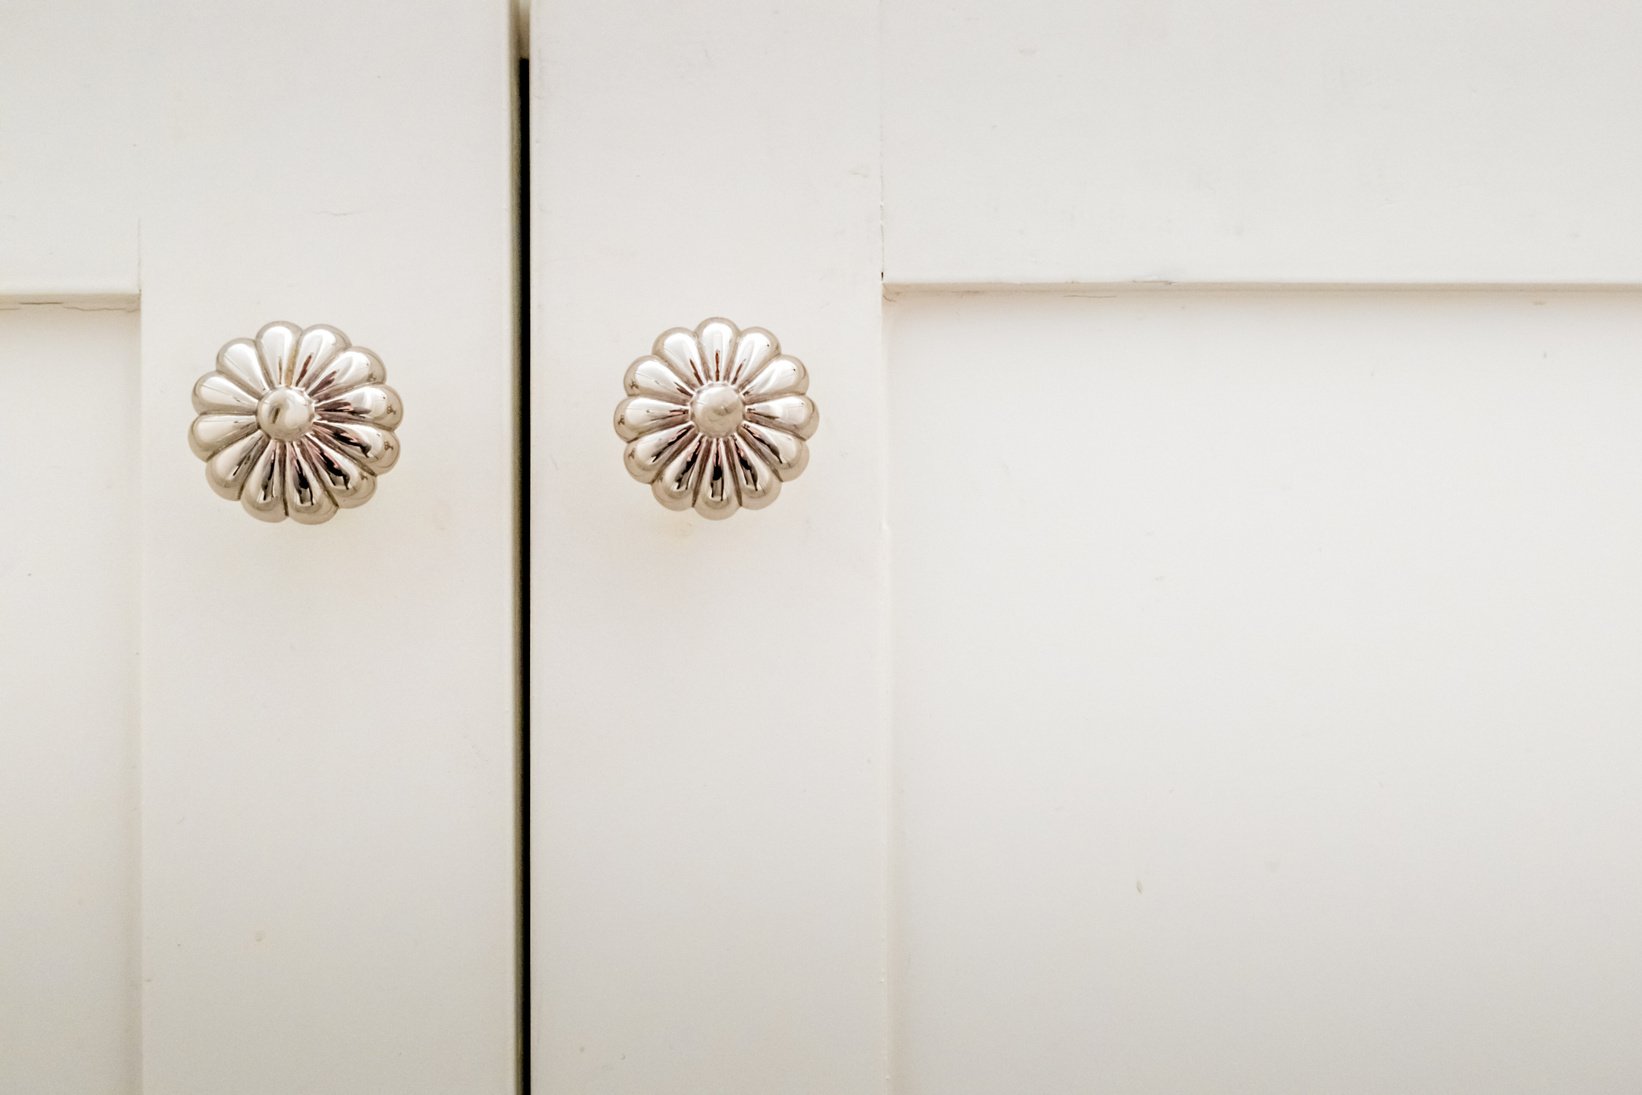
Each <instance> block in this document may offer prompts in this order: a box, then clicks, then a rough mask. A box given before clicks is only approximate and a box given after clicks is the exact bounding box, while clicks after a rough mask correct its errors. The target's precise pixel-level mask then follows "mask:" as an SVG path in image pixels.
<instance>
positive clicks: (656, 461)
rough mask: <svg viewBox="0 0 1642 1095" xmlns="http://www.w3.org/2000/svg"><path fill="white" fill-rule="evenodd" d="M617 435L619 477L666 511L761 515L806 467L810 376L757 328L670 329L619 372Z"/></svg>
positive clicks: (813, 422) (713, 322) (715, 324)
mask: <svg viewBox="0 0 1642 1095" xmlns="http://www.w3.org/2000/svg"><path fill="white" fill-rule="evenodd" d="M626 383H627V398H626V399H624V400H622V401H621V404H620V405H619V406H617V407H616V433H617V434H618V435H620V437H621V439H622V440H623V441H626V442H627V443H628V445H627V455H626V462H627V470H628V472H629V473H630V474H631V475H632V476H633V478H634V479H637V480H638V481H639V482H641V483H649V484H650V489H651V491H652V492H654V494H655V496H656V500H657V501H658V502H660V503H661V504H662V505H664V506H666V507H667V508H668V509H675V510H684V509H689V508H691V507H692V506H694V507H695V510H696V512H697V513H699V514H701V515H702V516H703V517H711V518H715V519H717V518H724V517H729V516H730V515H731V514H733V513H735V512H736V510H738V509H740V508H742V507H743V506H745V507H746V508H747V509H763V508H764V507H765V506H767V505H769V504H770V503H771V502H774V501H775V498H776V495H777V494H778V493H779V492H780V490H781V484H782V483H784V482H790V481H792V480H794V479H797V478H798V476H799V475H800V474H801V473H802V472H803V470H804V465H805V464H806V463H807V462H808V460H809V449H808V448H807V447H806V445H805V442H806V441H808V440H809V439H810V437H811V436H813V435H814V433H815V428H816V426H817V425H818V424H819V421H820V420H819V419H818V418H817V416H816V411H815V404H814V403H812V402H811V401H810V398H809V396H807V395H805V394H804V393H805V391H806V390H807V389H808V388H809V374H808V373H806V372H805V371H804V366H803V363H802V362H800V361H799V360H798V359H797V358H795V357H791V356H789V355H787V354H783V353H782V352H781V346H780V344H779V343H778V342H776V340H775V336H774V335H772V334H770V332H768V331H766V330H764V329H763V328H760V327H749V328H747V329H746V330H745V331H742V330H738V329H737V328H736V325H735V324H733V323H731V322H730V321H729V320H727V319H708V320H704V321H703V322H702V323H701V325H700V326H698V327H697V328H696V329H695V330H694V331H688V330H685V329H684V328H683V327H675V328H673V329H672V330H670V331H665V332H663V333H662V335H661V337H660V338H658V339H656V344H655V348H654V349H653V350H652V352H651V353H650V354H648V355H646V356H645V357H641V358H639V359H638V360H637V361H635V362H633V364H632V365H630V366H629V367H628V369H627V381H626Z"/></svg>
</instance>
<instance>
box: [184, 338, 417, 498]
mask: <svg viewBox="0 0 1642 1095" xmlns="http://www.w3.org/2000/svg"><path fill="white" fill-rule="evenodd" d="M387 375H388V374H387V370H386V369H384V368H383V366H382V362H381V361H380V360H379V359H378V358H377V356H376V355H375V354H373V353H371V352H370V351H369V350H367V349H364V348H363V347H359V346H353V345H350V344H349V342H348V336H347V335H345V334H343V333H342V332H341V331H338V330H337V329H336V328H335V327H326V326H323V325H321V326H318V327H309V328H306V329H303V328H300V327H297V326H296V325H294V324H290V323H270V324H268V325H267V326H266V327H264V328H263V329H262V330H260V331H258V332H257V336H256V338H254V339H251V338H236V339H234V340H233V341H232V342H229V343H228V344H227V345H226V346H224V347H223V348H222V349H221V350H219V351H218V352H217V367H216V369H215V370H214V371H212V372H209V373H206V374H205V375H204V376H202V377H200V379H199V382H198V383H197V384H195V385H194V410H196V411H198V412H199V417H198V418H196V419H194V424H193V426H192V427H190V429H189V431H188V443H189V446H190V447H191V448H192V449H193V450H194V455H196V456H198V457H199V458H200V459H201V460H203V461H205V478H206V481H207V482H209V483H210V484H211V489H212V490H214V491H216V492H217V493H218V494H220V495H222V496H223V497H224V498H228V499H231V500H237V501H238V502H239V503H240V504H241V505H242V506H244V507H245V509H246V511H247V512H248V513H250V514H251V516H253V517H256V518H258V519H259V520H263V521H283V520H285V518H287V517H290V518H291V519H292V520H295V521H300V522H301V523H303V524H306V525H317V524H320V523H321V522H324V521H328V520H330V519H331V518H332V517H334V516H335V515H336V512H337V510H339V509H351V508H353V507H354V506H362V505H364V504H365V503H366V502H367V501H369V500H370V497H371V495H372V494H373V493H374V492H375V490H376V477H377V476H378V475H380V474H381V473H382V472H385V471H387V470H388V469H389V468H392V467H393V465H394V462H395V461H396V460H398V459H399V441H398V439H397V438H396V437H395V435H394V429H395V427H397V426H398V425H399V423H400V421H401V420H402V419H403V418H404V416H405V409H404V406H403V404H401V403H400V401H399V393H397V392H395V391H394V390H393V389H392V388H390V387H388V386H387V385H386V384H385V383H383V381H385V380H386V379H387Z"/></svg>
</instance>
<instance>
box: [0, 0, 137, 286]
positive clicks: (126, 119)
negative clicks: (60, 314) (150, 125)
mask: <svg viewBox="0 0 1642 1095" xmlns="http://www.w3.org/2000/svg"><path fill="white" fill-rule="evenodd" d="M134 22H135V19H134V9H133V5H132V4H131V3H130V2H129V0H76V2H75V3H72V4H63V3H54V2H53V0H0V298H7V297H28V298H30V299H63V298H65V297H86V296H92V297H102V296H131V295H133V294H135V293H136V291H137V192H136V180H135V169H136V162H137V140H136V127H135V123H136V113H135V109H134V104H135V103H136V101H137V97H136V96H135V95H134V94H133V79H132V78H133V75H134V67H135V66H134V61H135V51H134V50H133V48H132V45H133V43H132V29H133V23H134Z"/></svg>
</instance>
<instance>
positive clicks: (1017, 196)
mask: <svg viewBox="0 0 1642 1095" xmlns="http://www.w3.org/2000/svg"><path fill="white" fill-rule="evenodd" d="M884 17H885V30H884V33H885V43H884V57H885V59H886V62H885V65H884V70H883V71H884V107H885V110H884V200H885V210H886V215H885V263H886V270H887V276H888V278H889V280H890V281H891V282H894V283H902V284H920V283H942V284H950V283H973V284H997V283H1017V282H1020V283H1040V284H1041V283H1062V282H1067V283H1070V282H1126V281H1131V280H1147V281H1150V280H1159V279H1162V280H1172V281H1198V282H1318V281H1322V282H1343V283H1365V282H1369V283H1379V282H1393V283H1395V282H1484V283H1497V282H1535V283H1537V282H1576V283H1590V282H1621V283H1636V282H1642V206H1639V204H1638V203H1637V201H1636V194H1637V193H1638V191H1639V190H1642V127H1639V126H1637V125H1636V124H1635V117H1634V105H1635V103H1636V101H1637V94H1638V86H1639V85H1638V78H1637V66H1636V43H1637V42H1638V41H1639V40H1642V6H1638V5H1637V4H1634V3H1631V2H1629V0H1589V2H1583V3H1578V4H1569V3H1567V2H1566V0H1440V2H1430V0H1396V2H1391V3H1373V4H1344V3H1308V2H1303V0H1301V2H1295V0H1169V2H1161V3H1132V2H1127V0H1092V2H1091V0H1022V2H1016V3H1008V4H1000V3H996V2H994V0H885V3H884ZM771 93H773V92H771V91H766V94H771Z"/></svg>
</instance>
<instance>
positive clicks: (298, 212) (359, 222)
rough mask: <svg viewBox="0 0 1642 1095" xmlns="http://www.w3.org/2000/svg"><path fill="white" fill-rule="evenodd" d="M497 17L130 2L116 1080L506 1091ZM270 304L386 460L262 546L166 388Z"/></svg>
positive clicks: (507, 217)
mask: <svg viewBox="0 0 1642 1095" xmlns="http://www.w3.org/2000/svg"><path fill="white" fill-rule="evenodd" d="M511 8H512V5H511V3H510V2H509V0H489V2H487V3H483V4H474V3H471V2H470V0H417V2H415V3H412V4H409V5H406V4H404V3H394V4H386V3H366V4H336V3H328V2H321V0H290V2H286V3H281V4H277V5H261V6H258V5H251V6H244V5H236V6H233V7H231V8H230V7H221V8H209V9H206V8H200V7H198V6H196V5H186V4H180V3H156V4H150V5H148V6H147V7H146V8H145V9H144V12H145V25H144V26H143V28H142V38H141V45H142V51H143V57H144V62H145V65H144V69H143V74H142V82H141V86H142V87H143V89H144V92H145V97H144V104H145V115H144V120H143V127H142V140H143V143H144V177H143V237H142V238H143V252H142V271H143V280H142V292H143V309H142V355H143V376H142V399H141V412H142V494H141V508H142V518H143V528H142V537H141V545H142V557H143V558H142V568H143V569H142V583H141V588H142V605H143V612H142V651H143V657H142V712H143V738H142V779H143V786H142V793H143V808H142V872H143V877H142V901H143V975H144V976H143V994H142V1013H143V1014H142V1019H143V1047H142V1057H143V1080H144V1090H145V1091H146V1092H150V1093H152V1095H174V1093H184V1092H190V1093H191V1092H202V1093H205V1092H208V1093H212V1095H216V1093H221V1092H243V1093H258V1092H266V1093H269V1095H290V1093H292V1092H299V1091H300V1092H337V1093H357V1092H362V1091H381V1092H390V1091H391V1092H395V1093H400V1092H429V1093H433V1092H439V1093H448V1092H462V1093H464V1095H467V1093H474V1095H483V1093H497V1095H499V1093H502V1092H511V1091H513V1090H514V1085H515V1082H516V1077H515V1052H516V1037H515V1030H516V1015H515V980H516V977H515V972H516V969H515V939H516V923H515V921H516V915H515V914H516V897H515V864H516V845H515V838H514V831H515V771H514V768H515V759H514V753H515V703H514V695H515V687H516V683H515V673H514V639H513V622H514V616H515V596H514V595H515V588H516V584H515V577H514V550H515V549H514V529H513V508H514V500H513V492H514V457H513V449H514V412H515V405H514V397H513V369H514V360H513V359H514V305H513V251H514V236H513V228H512V216H511V208H510V200H509V195H510V192H511V189H510V188H511V185H512V177H513V174H512V144H513V123H512V117H511V111H510V104H511V100H512V93H513V86H514V81H515V72H514V56H515V51H514V48H513V42H512V38H511V29H510V20H511ZM276 318H282V319H291V320H294V321H297V322H300V323H316V322H328V323H333V324H335V325H337V326H339V327H341V328H342V329H343V330H345V331H347V332H348V333H349V335H351V336H352V337H353V338H354V339H355V340H357V341H358V342H359V343H361V344H364V345H367V346H370V347H371V348H373V349H375V350H377V351H378V352H379V353H380V354H381V356H382V358H383V360H384V361H385V362H386V363H387V365H388V369H389V373H390V379H391V381H392V383H393V384H394V386H395V387H396V388H398V390H399V391H400V393H401V394H402V395H403V396H404V399H405V404H406V408H407V417H406V421H405V425H404V427H403V428H402V429H401V431H400V434H399V436H400V438H401V441H402V444H403V456H402V458H401V460H400V462H399V464H398V466H397V467H396V468H395V469H394V470H393V471H392V472H391V473H390V474H389V475H387V476H385V477H384V478H383V479H382V482H381V485H380V488H379V489H378V491H377V494H376V497H375V499H374V500H373V501H371V502H370V504H369V505H368V506H366V507H365V508H364V509H361V510H358V511H354V512H347V513H344V514H342V515H341V516H340V517H338V518H337V519H336V520H334V521H332V522H331V523H330V524H327V525H324V526H321V527H301V526H296V525H292V524H285V525H279V526H267V525H263V524H260V523H258V522H256V521H253V520H250V519H248V518H247V516H246V515H245V514H244V513H243V512H241V511H240V510H239V509H238V508H237V507H235V506H233V505H232V504H229V503H226V502H223V501H222V500H220V499H218V498H217V497H216V496H214V495H213V494H212V492H211V491H210V490H209V489H208V488H207V487H206V484H205V482H204V479H203V476H202V472H201V468H200V464H199V462H198V461H197V460H196V459H195V458H194V457H193V456H192V455H191V454H190V452H189V451H188V447H187V445H186V444H185V442H184V436H185V431H186V429H187V426H188V422H189V419H190V417H191V415H192V412H191V410H190V407H189V389H190V386H191V385H192V383H193V381H194V379H195V377H196V376H197V375H198V374H199V373H200V372H202V371H204V370H205V369H207V368H209V367H210V365H211V363H212V361H213V359H214V355H215V353H216V350H217V347H218V346H219V345H220V344H221V343H222V342H224V341H225V340H227V339H229V338H231V337H234V336H239V335H246V334H249V333H252V332H254V331H255V330H256V329H257V328H258V326H259V325H261V324H262V323H264V322H266V321H268V320H271V319H276Z"/></svg>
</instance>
